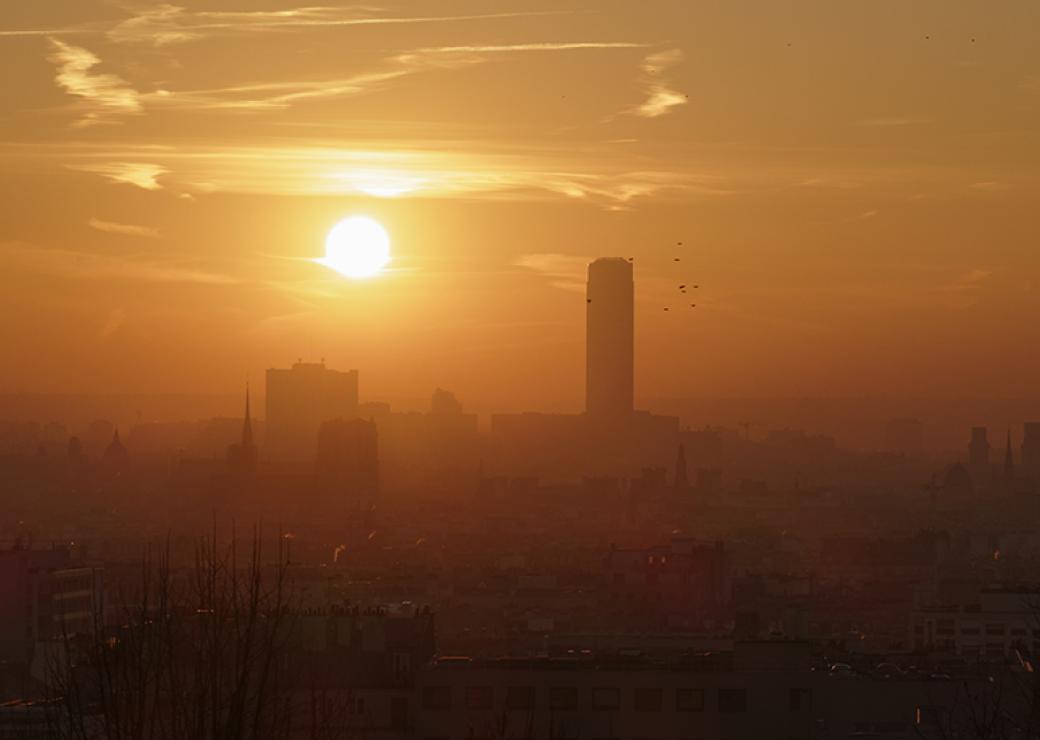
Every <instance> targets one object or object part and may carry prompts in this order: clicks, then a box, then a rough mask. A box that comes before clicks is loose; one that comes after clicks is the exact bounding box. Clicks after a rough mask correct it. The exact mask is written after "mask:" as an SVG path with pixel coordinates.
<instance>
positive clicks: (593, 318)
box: [585, 257, 635, 420]
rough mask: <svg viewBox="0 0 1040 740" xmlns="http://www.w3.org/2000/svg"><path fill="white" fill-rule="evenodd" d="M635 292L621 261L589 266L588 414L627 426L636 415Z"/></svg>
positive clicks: (629, 268)
mask: <svg viewBox="0 0 1040 740" xmlns="http://www.w3.org/2000/svg"><path fill="white" fill-rule="evenodd" d="M634 295H635V288H634V284H633V280H632V263H631V262H629V261H628V260H625V259H622V258H620V257H616V258H602V259H598V260H596V261H595V262H593V263H592V264H590V265H589V271H588V286H587V294H586V300H587V304H586V324H585V342H586V345H585V352H586V357H585V411H586V413H588V414H589V416H594V417H598V418H603V419H610V420H625V419H627V418H628V417H629V416H631V414H632V409H633V394H634V391H633V385H634V369H633V368H634V365H633V353H634V344H635V340H634V333H635V329H634V307H633V300H634Z"/></svg>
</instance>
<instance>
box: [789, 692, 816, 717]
mask: <svg viewBox="0 0 1040 740" xmlns="http://www.w3.org/2000/svg"><path fill="white" fill-rule="evenodd" d="M787 707H788V709H790V710H791V711H792V712H808V711H809V710H810V709H812V691H810V690H809V689H791V690H790V691H789V692H787Z"/></svg>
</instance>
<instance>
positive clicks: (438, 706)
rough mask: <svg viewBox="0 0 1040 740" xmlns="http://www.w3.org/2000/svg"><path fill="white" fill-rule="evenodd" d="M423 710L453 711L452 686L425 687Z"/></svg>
mask: <svg viewBox="0 0 1040 740" xmlns="http://www.w3.org/2000/svg"><path fill="white" fill-rule="evenodd" d="M422 705H423V709H430V710H433V711H446V710H448V709H451V687H450V686H424V687H423V696H422Z"/></svg>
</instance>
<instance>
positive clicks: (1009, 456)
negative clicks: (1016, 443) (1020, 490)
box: [1003, 429, 1017, 493]
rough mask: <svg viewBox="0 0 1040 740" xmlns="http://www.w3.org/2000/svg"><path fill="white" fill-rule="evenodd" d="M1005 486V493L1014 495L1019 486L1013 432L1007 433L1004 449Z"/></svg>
mask: <svg viewBox="0 0 1040 740" xmlns="http://www.w3.org/2000/svg"><path fill="white" fill-rule="evenodd" d="M1003 474H1004V475H1003V484H1004V492H1005V493H1014V492H1015V490H1016V488H1017V486H1016V480H1015V455H1014V453H1013V452H1012V451H1011V430H1010V429H1008V433H1007V446H1006V447H1005V448H1004V470H1003Z"/></svg>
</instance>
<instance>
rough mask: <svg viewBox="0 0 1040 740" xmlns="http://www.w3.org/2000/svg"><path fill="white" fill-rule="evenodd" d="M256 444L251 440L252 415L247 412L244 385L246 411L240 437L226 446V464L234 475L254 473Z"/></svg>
mask: <svg viewBox="0 0 1040 740" xmlns="http://www.w3.org/2000/svg"><path fill="white" fill-rule="evenodd" d="M256 453H257V450H256V444H255V443H254V442H253V417H252V414H251V413H250V412H249V387H248V386H246V411H245V416H244V418H243V420H242V439H241V441H240V442H239V443H238V444H233V445H231V446H230V447H228V465H229V467H230V468H231V472H232V474H233V475H236V476H240V477H241V476H250V475H253V474H254V473H256Z"/></svg>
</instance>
